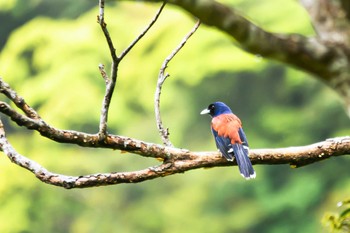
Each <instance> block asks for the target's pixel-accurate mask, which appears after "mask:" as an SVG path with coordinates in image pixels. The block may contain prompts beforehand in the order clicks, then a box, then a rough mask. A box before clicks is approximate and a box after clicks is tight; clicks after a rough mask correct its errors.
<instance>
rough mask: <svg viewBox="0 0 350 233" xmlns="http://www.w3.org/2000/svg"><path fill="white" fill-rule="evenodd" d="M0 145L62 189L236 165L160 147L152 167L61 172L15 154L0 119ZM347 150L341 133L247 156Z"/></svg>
mask: <svg viewBox="0 0 350 233" xmlns="http://www.w3.org/2000/svg"><path fill="white" fill-rule="evenodd" d="M129 140H132V139H129ZM155 146H156V147H162V146H159V145H155ZM0 149H1V150H2V151H3V152H4V153H5V154H6V155H7V156H8V157H9V159H10V160H11V161H12V162H13V163H15V164H17V165H19V166H21V167H23V168H25V169H27V170H28V171H30V172H32V173H33V174H34V175H35V176H36V177H37V178H38V179H39V180H41V181H42V182H45V183H47V184H50V185H55V186H59V187H63V188H66V189H72V188H88V187H97V186H105V185H115V184H121V183H138V182H143V181H146V180H151V179H155V178H159V177H165V176H169V175H174V174H177V173H184V172H186V171H189V170H193V169H198V168H208V167H216V166H232V165H236V162H235V161H234V162H230V161H227V160H226V159H224V158H223V157H222V156H221V155H220V154H219V153H218V152H190V151H187V150H180V149H174V148H166V147H163V152H164V151H166V150H167V149H169V151H168V152H166V153H169V154H168V155H169V158H171V159H167V160H165V161H164V162H163V163H162V164H160V165H157V166H154V167H149V168H146V169H143V170H139V171H133V172H111V173H98V174H90V175H83V176H67V175H61V174H56V173H52V172H50V171H48V170H47V169H45V168H43V167H42V166H41V165H40V164H38V163H36V162H35V161H33V160H30V159H28V158H26V157H25V156H23V155H21V154H19V153H18V152H17V151H16V150H15V149H14V148H13V147H12V146H11V144H10V143H9V142H8V140H7V139H6V136H5V131H4V127H3V124H2V122H1V120H0ZM349 153H350V137H342V138H335V139H328V140H326V141H324V142H320V143H316V144H312V145H309V146H302V147H290V148H281V149H260V150H251V151H250V157H251V161H252V163H253V164H290V165H292V167H299V166H303V165H306V164H311V163H314V162H318V161H321V160H324V159H326V158H330V157H334V156H340V155H345V154H349Z"/></svg>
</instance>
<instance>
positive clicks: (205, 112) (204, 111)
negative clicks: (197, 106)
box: [201, 108, 210, 115]
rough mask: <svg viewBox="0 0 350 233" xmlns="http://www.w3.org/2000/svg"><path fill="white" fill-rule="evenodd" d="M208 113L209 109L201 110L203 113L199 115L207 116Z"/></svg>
mask: <svg viewBox="0 0 350 233" xmlns="http://www.w3.org/2000/svg"><path fill="white" fill-rule="evenodd" d="M208 113H210V110H209V109H207V108H206V109H203V111H201V115H204V114H208Z"/></svg>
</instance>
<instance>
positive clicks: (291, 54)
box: [148, 0, 350, 116]
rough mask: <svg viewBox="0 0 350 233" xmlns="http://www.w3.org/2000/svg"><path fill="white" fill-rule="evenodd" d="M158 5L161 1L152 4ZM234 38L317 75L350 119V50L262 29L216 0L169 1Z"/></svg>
mask: <svg viewBox="0 0 350 233" xmlns="http://www.w3.org/2000/svg"><path fill="white" fill-rule="evenodd" d="M148 1H150V2H158V1H161V0H148ZM168 2H169V3H171V4H174V5H177V6H179V7H181V8H183V9H184V10H186V11H188V12H189V13H191V14H192V15H193V16H195V17H197V18H198V19H199V20H200V21H201V22H202V23H204V24H207V25H209V26H214V27H216V28H218V29H219V30H221V31H223V32H225V33H227V34H228V35H230V36H231V37H232V38H234V39H235V40H236V41H237V42H239V44H240V45H241V46H242V48H243V49H245V50H246V51H248V52H250V53H252V54H259V55H261V56H263V57H265V58H270V59H274V60H277V61H280V62H284V63H286V64H289V65H292V66H295V67H297V68H299V69H302V70H304V71H306V72H309V73H312V74H314V75H316V76H317V77H318V78H319V79H321V80H322V81H323V82H325V83H326V84H328V85H329V86H330V87H332V88H333V89H334V90H335V91H337V92H338V94H339V95H340V96H341V97H342V98H343V100H344V102H345V104H346V108H347V111H348V114H349V116H350V91H349V90H350V60H349V57H350V50H349V48H348V47H346V46H345V45H344V44H341V45H339V44H337V45H334V44H328V43H325V42H323V41H322V39H321V38H318V37H313V38H310V37H305V36H303V35H300V34H279V33H271V32H268V31H266V30H264V29H262V28H261V27H258V26H257V25H255V24H254V23H252V22H251V21H249V20H248V19H246V18H245V17H243V16H242V15H241V14H239V13H238V12H237V11H236V10H235V9H233V8H230V7H228V6H226V5H224V4H221V3H219V2H216V1H214V0H169V1H168Z"/></svg>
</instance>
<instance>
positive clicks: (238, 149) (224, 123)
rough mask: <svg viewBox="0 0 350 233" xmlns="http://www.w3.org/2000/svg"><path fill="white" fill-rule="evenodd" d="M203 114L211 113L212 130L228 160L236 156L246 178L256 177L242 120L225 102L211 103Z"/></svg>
mask: <svg viewBox="0 0 350 233" xmlns="http://www.w3.org/2000/svg"><path fill="white" fill-rule="evenodd" d="M201 114H209V115H210V116H211V117H212V120H211V131H212V133H213V135H214V138H215V143H216V147H217V148H218V149H219V150H220V152H221V154H222V155H223V156H224V157H225V158H226V159H227V160H228V161H232V160H233V156H234V157H235V159H236V161H237V165H238V167H239V171H240V173H241V175H242V176H243V177H244V178H245V179H252V178H255V176H256V174H255V171H254V169H253V165H252V163H251V162H250V159H249V157H248V150H249V147H248V141H247V138H246V136H245V134H244V132H243V129H242V123H241V120H240V119H239V118H238V117H237V116H236V115H235V114H233V113H232V111H231V109H230V108H229V107H228V106H227V105H226V104H224V103H223V102H215V103H212V104H210V105H209V106H208V108H206V109H204V110H203V111H202V112H201Z"/></svg>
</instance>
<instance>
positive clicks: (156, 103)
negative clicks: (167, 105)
mask: <svg viewBox="0 0 350 233" xmlns="http://www.w3.org/2000/svg"><path fill="white" fill-rule="evenodd" d="M199 25H200V21H199V20H198V21H197V23H196V24H195V26H194V27H193V29H192V30H191V31H190V32H189V33H188V34H187V35H186V36H185V37H184V39H183V40H182V41H181V43H180V44H179V45H178V46H177V47H176V48H175V49H174V51H173V52H172V53H171V54H170V55H169V56H168V57H167V58H166V59H165V60H164V62H163V64H162V67H161V68H160V71H159V75H158V82H157V87H156V92H155V94H154V110H155V116H156V122H157V127H158V131H159V134H160V136H161V138H162V140H163V143H164V145H166V146H173V144H172V143H171V142H170V140H169V129H168V128H166V129H165V128H164V126H163V122H162V119H161V114H160V94H161V91H162V87H163V83H164V82H165V80H166V79H167V78H168V77H169V74H168V73H165V69H166V68H167V67H168V64H169V62H170V61H171V59H173V57H174V56H175V55H176V54H177V53H178V52H179V51H180V49H181V48H182V47H184V46H185V44H186V42H187V41H188V39H189V38H190V37H191V36H192V35H193V34H194V33H195V32H196V31H197V29H198V27H199Z"/></svg>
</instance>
